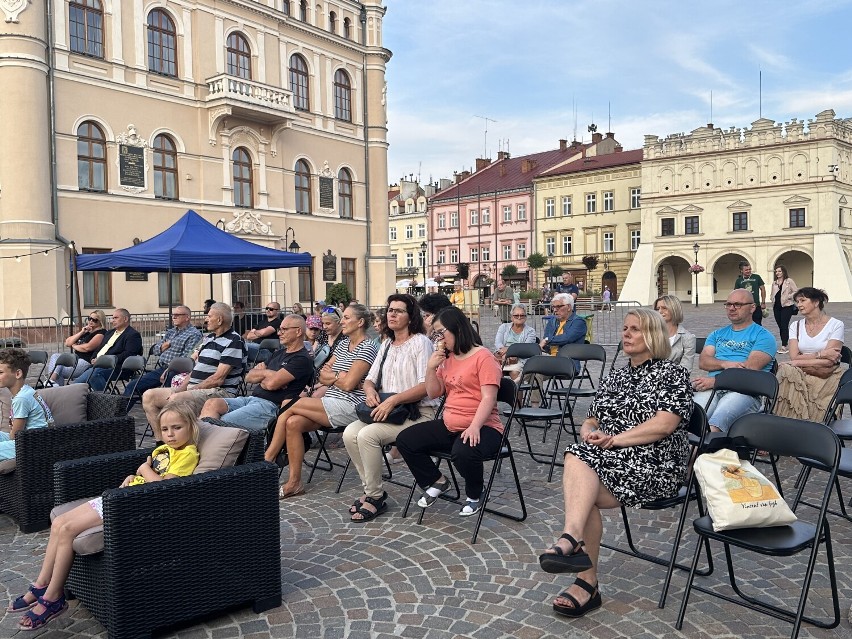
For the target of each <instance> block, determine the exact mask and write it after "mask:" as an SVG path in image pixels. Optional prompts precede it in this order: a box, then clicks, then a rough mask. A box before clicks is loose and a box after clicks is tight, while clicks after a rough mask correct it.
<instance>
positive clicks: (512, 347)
mask: <svg viewBox="0 0 852 639" xmlns="http://www.w3.org/2000/svg"><path fill="white" fill-rule="evenodd" d="M539 355H541V346H539V345H538V344H530V343H528V342H522V343H519V344H509V348H507V349H506V357H517V358H519V359H527V358H530V357H537V356H539Z"/></svg>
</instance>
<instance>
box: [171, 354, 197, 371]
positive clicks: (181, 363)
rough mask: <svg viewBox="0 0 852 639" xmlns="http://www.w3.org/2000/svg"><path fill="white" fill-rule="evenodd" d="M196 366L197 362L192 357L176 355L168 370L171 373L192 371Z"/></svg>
mask: <svg viewBox="0 0 852 639" xmlns="http://www.w3.org/2000/svg"><path fill="white" fill-rule="evenodd" d="M193 368H195V362H194V361H193V360H192V358H191V357H175V358H174V359H173V360H172V361H171V362H169V368H168V371H169V372H170V373H191V372H192V369H193Z"/></svg>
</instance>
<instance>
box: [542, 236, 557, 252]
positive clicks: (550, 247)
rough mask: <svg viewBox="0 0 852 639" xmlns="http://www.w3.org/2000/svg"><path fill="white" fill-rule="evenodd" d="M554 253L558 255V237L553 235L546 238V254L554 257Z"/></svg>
mask: <svg viewBox="0 0 852 639" xmlns="http://www.w3.org/2000/svg"><path fill="white" fill-rule="evenodd" d="M554 255H556V238H555V237H552V236H551V237H546V238H544V256H545V257H553V256H554Z"/></svg>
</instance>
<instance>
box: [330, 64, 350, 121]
mask: <svg viewBox="0 0 852 639" xmlns="http://www.w3.org/2000/svg"><path fill="white" fill-rule="evenodd" d="M334 117H336V118H337V119H338V120H346V121H347V122H352V85H351V84H350V82H349V76H348V75H347V74H346V71H344V70H343V69H338V70H337V72H336V73H335V74H334Z"/></svg>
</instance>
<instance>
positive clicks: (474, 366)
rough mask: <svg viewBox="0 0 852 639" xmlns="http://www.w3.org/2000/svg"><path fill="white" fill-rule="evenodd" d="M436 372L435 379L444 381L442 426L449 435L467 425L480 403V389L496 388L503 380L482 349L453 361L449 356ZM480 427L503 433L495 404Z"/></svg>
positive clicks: (500, 372)
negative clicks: (484, 387) (436, 377)
mask: <svg viewBox="0 0 852 639" xmlns="http://www.w3.org/2000/svg"><path fill="white" fill-rule="evenodd" d="M436 373H437V376H438V379H440V380H441V381H443V382H444V388H445V392H446V395H447V401H446V402H445V403H444V414H443V419H444V426H446V427H447V430H448V431H450V432H452V433H460V432H462V431H463V430H465V429H466V428H467V427H468V426H470V424H471V422H472V421H473V418H474V416H475V415H476V411H477V409H478V408H479V405H480V404H481V403H482V387H483V386H496V387H497V388H499V387H500V379H501V378H502V377H503V371H501V370H500V365H499V364H498V363H497V361H496V360H495V359H494V356H493V355H492V354H491V353H490V352H489V351H488V349H486V348H480V349H479V350H478V351H477V352H476V353H474V354H473V355H471V356H469V357H466V358H464V359H457V358H456V356H455V355H453V354H452V353H451V354H450V357H449V358H448V359H447V360H446V361H445V362H444V363H443V364H441V365H440V366H439V367H438V370H437V371H436ZM483 425H484V426H488V427H490V428H493V429H495V430H497V431H498V432H500V433H502V432H503V424H502V423H500V418H499V417H498V415H497V402H496V401H495V402H494V405H493V406H492V407H491V414H490V415H489V416H488V419H486V420H485V424H483Z"/></svg>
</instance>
